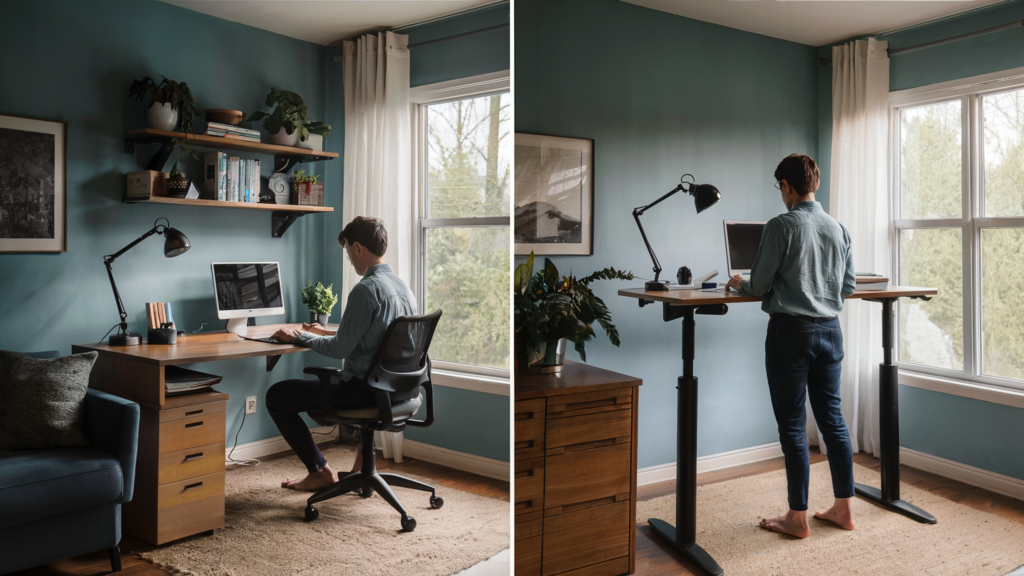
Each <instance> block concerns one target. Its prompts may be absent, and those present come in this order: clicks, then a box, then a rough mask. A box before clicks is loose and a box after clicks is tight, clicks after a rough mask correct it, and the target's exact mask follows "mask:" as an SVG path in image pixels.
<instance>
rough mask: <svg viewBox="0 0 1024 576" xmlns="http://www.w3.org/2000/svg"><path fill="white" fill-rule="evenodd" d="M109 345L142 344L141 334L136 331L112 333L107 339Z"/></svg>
mask: <svg viewBox="0 0 1024 576" xmlns="http://www.w3.org/2000/svg"><path fill="white" fill-rule="evenodd" d="M108 343H109V344H110V345H111V346H138V345H140V344H142V334H139V333H138V332H124V333H123V334H114V335H113V336H111V337H110V340H108Z"/></svg>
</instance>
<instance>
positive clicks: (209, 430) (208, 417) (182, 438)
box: [159, 410, 225, 454]
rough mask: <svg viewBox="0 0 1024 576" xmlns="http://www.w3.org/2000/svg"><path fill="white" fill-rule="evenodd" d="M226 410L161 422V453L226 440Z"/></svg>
mask: <svg viewBox="0 0 1024 576" xmlns="http://www.w3.org/2000/svg"><path fill="white" fill-rule="evenodd" d="M224 434H225V428H224V411H223V410H222V411H220V412H215V413H213V414H203V415H199V416H192V417H189V418H182V419H180V420H171V421H169V422H161V423H160V449H159V450H160V453H161V454H164V453H167V452H176V451H178V450H187V449H188V448H196V447H197V446H205V445H207V444H213V443H215V442H223V441H224V437H225V436H224Z"/></svg>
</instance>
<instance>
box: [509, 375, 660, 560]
mask: <svg viewBox="0 0 1024 576" xmlns="http://www.w3.org/2000/svg"><path fill="white" fill-rule="evenodd" d="M640 384H641V381H640V380H639V379H638V378H634V377H632V376H626V375H623V374H617V373H615V372H610V371H608V370H602V369H601V368H597V367H595V366H589V365H587V364H580V363H577V362H571V361H568V360H566V362H565V367H564V369H563V370H562V371H561V372H557V373H554V374H530V373H523V372H519V373H516V382H515V399H516V401H515V427H516V430H515V483H516V486H515V524H516V526H515V538H516V562H515V564H516V576H550V575H553V574H567V575H568V574H572V575H582V574H587V575H588V576H616V575H618V574H625V573H632V572H633V566H634V562H635V558H636V542H635V538H636V529H635V524H636V449H637V443H636V426H637V409H638V406H639V397H638V394H637V392H638V387H639V386H640Z"/></svg>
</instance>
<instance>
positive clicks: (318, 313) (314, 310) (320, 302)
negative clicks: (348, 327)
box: [302, 280, 338, 327]
mask: <svg viewBox="0 0 1024 576" xmlns="http://www.w3.org/2000/svg"><path fill="white" fill-rule="evenodd" d="M332 288H334V284H331V285H330V286H327V287H324V285H323V284H321V283H320V282H317V283H316V286H314V285H313V281H312V280H309V281H307V282H306V285H305V287H303V288H302V303H303V304H304V305H305V306H306V308H309V323H310V324H319V325H321V326H323V327H326V326H327V319H328V318H330V316H331V309H332V308H334V305H335V304H337V303H338V296H337V295H335V294H334V290H332Z"/></svg>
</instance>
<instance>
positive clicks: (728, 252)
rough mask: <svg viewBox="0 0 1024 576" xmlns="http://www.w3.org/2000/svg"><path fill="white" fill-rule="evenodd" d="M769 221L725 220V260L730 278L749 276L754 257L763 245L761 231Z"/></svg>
mask: <svg viewBox="0 0 1024 576" xmlns="http://www.w3.org/2000/svg"><path fill="white" fill-rule="evenodd" d="M765 224H767V222H741V221H739V220H725V221H724V226H725V261H726V268H728V270H729V278H732V277H733V276H736V275H741V276H749V275H750V268H751V267H753V265H754V257H756V256H757V249H758V247H759V246H760V245H761V233H762V232H764V226H765Z"/></svg>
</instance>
